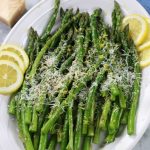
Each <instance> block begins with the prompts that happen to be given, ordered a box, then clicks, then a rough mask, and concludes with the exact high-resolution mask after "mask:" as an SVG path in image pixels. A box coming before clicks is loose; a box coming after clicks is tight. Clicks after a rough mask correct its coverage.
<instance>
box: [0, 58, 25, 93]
mask: <svg viewBox="0 0 150 150" xmlns="http://www.w3.org/2000/svg"><path fill="white" fill-rule="evenodd" d="M0 70H1V71H0V94H11V93H13V92H15V91H17V90H18V88H19V87H20V86H21V84H22V82H23V74H22V71H21V70H20V68H19V67H18V66H17V65H16V64H15V63H14V62H11V61H8V60H0Z"/></svg>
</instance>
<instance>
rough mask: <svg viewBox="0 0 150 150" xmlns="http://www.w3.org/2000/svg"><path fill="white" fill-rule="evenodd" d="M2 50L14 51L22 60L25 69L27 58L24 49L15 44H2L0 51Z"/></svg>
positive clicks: (27, 63)
mask: <svg viewBox="0 0 150 150" xmlns="http://www.w3.org/2000/svg"><path fill="white" fill-rule="evenodd" d="M4 50H7V51H11V52H14V53H16V54H17V55H18V56H19V57H20V58H21V59H22V60H23V62H24V65H25V70H26V69H27V68H28V65H29V58H28V56H27V54H26V52H25V51H24V49H22V48H21V47H18V46H15V45H2V46H1V47H0V51H4Z"/></svg>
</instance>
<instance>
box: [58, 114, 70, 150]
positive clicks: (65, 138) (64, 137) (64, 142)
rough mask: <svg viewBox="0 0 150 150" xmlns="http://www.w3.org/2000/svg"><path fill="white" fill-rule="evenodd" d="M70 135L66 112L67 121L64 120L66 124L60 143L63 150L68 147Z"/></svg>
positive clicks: (66, 119)
mask: <svg viewBox="0 0 150 150" xmlns="http://www.w3.org/2000/svg"><path fill="white" fill-rule="evenodd" d="M68 137H69V120H68V115H67V114H66V117H65V122H64V126H63V135H62V141H61V144H60V147H61V150H65V149H66V147H67V142H68Z"/></svg>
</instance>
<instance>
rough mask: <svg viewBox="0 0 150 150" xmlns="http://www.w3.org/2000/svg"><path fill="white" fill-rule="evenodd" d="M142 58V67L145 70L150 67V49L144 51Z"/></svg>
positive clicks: (140, 56) (141, 54)
mask: <svg viewBox="0 0 150 150" xmlns="http://www.w3.org/2000/svg"><path fill="white" fill-rule="evenodd" d="M139 58H140V66H141V67H142V68H145V67H147V66H149V65H150V49H148V50H146V51H142V52H141V53H140V55H139Z"/></svg>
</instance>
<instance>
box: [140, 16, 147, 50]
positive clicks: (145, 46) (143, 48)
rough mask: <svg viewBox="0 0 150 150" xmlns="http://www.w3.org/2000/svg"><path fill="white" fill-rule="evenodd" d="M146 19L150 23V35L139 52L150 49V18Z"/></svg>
mask: <svg viewBox="0 0 150 150" xmlns="http://www.w3.org/2000/svg"><path fill="white" fill-rule="evenodd" d="M145 19H146V21H147V22H148V35H147V38H146V39H145V41H144V42H143V43H142V45H140V46H139V47H138V51H139V52H141V51H144V50H146V49H148V48H150V18H145Z"/></svg>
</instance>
